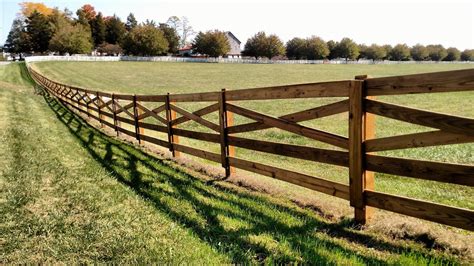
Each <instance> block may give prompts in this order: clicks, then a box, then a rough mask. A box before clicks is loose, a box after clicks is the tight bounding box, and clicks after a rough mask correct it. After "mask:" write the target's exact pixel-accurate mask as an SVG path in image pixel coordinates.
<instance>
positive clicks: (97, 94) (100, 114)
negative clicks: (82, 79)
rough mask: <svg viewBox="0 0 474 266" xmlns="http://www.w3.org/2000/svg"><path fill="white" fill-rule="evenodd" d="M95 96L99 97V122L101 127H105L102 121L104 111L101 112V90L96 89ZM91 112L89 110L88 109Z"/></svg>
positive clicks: (97, 100)
mask: <svg viewBox="0 0 474 266" xmlns="http://www.w3.org/2000/svg"><path fill="white" fill-rule="evenodd" d="M86 93H87V92H86ZM95 95H96V96H95V97H97V99H96V102H97V115H98V116H99V123H100V127H101V128H103V127H104V124H103V123H102V120H103V115H102V112H101V110H100V109H101V108H100V106H101V105H102V103H101V102H102V100H101V99H100V96H99V92H98V91H96V93H95ZM88 112H89V111H88Z"/></svg>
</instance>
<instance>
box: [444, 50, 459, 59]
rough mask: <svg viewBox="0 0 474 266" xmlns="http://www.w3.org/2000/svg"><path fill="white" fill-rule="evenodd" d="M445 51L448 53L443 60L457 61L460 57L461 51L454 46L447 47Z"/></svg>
mask: <svg viewBox="0 0 474 266" xmlns="http://www.w3.org/2000/svg"><path fill="white" fill-rule="evenodd" d="M446 52H447V53H448V54H447V55H446V57H445V58H443V61H459V59H461V51H459V50H458V49H457V48H455V47H449V48H448V49H447V50H446Z"/></svg>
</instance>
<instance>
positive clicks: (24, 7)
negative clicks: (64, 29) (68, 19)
mask: <svg viewBox="0 0 474 266" xmlns="http://www.w3.org/2000/svg"><path fill="white" fill-rule="evenodd" d="M20 7H21V11H20V12H21V14H22V15H23V17H25V18H27V17H29V16H31V14H33V12H34V11H36V12H38V13H40V14H42V15H44V16H49V15H50V14H51V13H52V12H53V9H52V8H49V7H47V6H46V5H45V4H43V3H35V2H23V3H20Z"/></svg>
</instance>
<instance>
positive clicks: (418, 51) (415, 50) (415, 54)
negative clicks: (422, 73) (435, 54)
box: [410, 44, 430, 61]
mask: <svg viewBox="0 0 474 266" xmlns="http://www.w3.org/2000/svg"><path fill="white" fill-rule="evenodd" d="M410 55H411V58H413V60H416V61H424V60H426V59H427V58H428V57H429V55H430V54H429V53H428V49H426V47H425V46H424V45H421V44H417V45H415V46H413V47H412V48H411V49H410Z"/></svg>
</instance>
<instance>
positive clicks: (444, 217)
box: [365, 190, 474, 231]
mask: <svg viewBox="0 0 474 266" xmlns="http://www.w3.org/2000/svg"><path fill="white" fill-rule="evenodd" d="M365 198H366V202H367V205H369V206H372V207H375V208H379V209H384V210H387V211H392V212H396V213H401V214H405V215H408V216H413V217H417V218H421V219H425V220H429V221H433V222H437V223H441V224H445V225H450V226H455V227H459V228H463V229H466V230H470V231H474V211H472V210H467V209H462V208H456V207H451V206H447V205H442V204H437V203H432V202H428V201H422V200H416V199H411V198H406V197H400V196H395V195H390V194H385V193H381V192H375V191H370V190H367V191H365Z"/></svg>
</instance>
